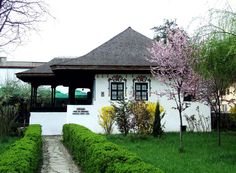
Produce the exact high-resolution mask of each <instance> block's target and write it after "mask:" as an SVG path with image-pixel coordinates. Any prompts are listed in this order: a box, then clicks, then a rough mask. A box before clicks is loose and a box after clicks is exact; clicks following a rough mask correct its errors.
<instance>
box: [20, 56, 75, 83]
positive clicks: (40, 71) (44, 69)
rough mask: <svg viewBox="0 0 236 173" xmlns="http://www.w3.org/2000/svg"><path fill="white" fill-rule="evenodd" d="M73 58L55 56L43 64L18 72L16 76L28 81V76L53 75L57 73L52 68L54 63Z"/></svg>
mask: <svg viewBox="0 0 236 173" xmlns="http://www.w3.org/2000/svg"><path fill="white" fill-rule="evenodd" d="M71 59H72V58H54V59H52V60H51V61H49V62H47V63H44V64H43V65H40V66H37V67H35V68H32V69H29V70H26V71H23V72H19V73H16V76H17V77H18V78H19V79H21V80H23V81H26V79H28V78H35V77H36V78H37V77H53V76H55V74H54V73H53V71H52V70H51V67H50V66H51V65H53V64H58V63H62V62H66V61H69V60H71Z"/></svg>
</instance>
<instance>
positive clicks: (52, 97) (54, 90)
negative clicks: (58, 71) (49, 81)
mask: <svg viewBox="0 0 236 173" xmlns="http://www.w3.org/2000/svg"><path fill="white" fill-rule="evenodd" d="M55 98H56V86H55V85H51V105H52V107H55Z"/></svg>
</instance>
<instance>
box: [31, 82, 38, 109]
mask: <svg viewBox="0 0 236 173" xmlns="http://www.w3.org/2000/svg"><path fill="white" fill-rule="evenodd" d="M37 89H38V85H35V84H31V100H30V105H31V107H36V104H37Z"/></svg>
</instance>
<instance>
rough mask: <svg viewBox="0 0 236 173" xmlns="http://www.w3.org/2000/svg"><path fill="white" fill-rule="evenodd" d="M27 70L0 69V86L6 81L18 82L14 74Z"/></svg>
mask: <svg viewBox="0 0 236 173" xmlns="http://www.w3.org/2000/svg"><path fill="white" fill-rule="evenodd" d="M28 69H29V68H0V85H2V84H4V83H5V82H6V81H8V80H18V79H17V77H16V75H15V74H16V73H19V72H22V71H25V70H28Z"/></svg>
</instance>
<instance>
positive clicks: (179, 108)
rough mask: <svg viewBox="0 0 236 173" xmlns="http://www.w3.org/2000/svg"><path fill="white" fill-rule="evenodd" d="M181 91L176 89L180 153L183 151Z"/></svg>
mask: <svg viewBox="0 0 236 173" xmlns="http://www.w3.org/2000/svg"><path fill="white" fill-rule="evenodd" d="M180 94H181V92H180V89H178V102H179V106H178V110H179V120H180V129H179V152H180V153H182V152H183V151H184V146H183V133H182V125H183V122H182V102H181V95H180Z"/></svg>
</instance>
